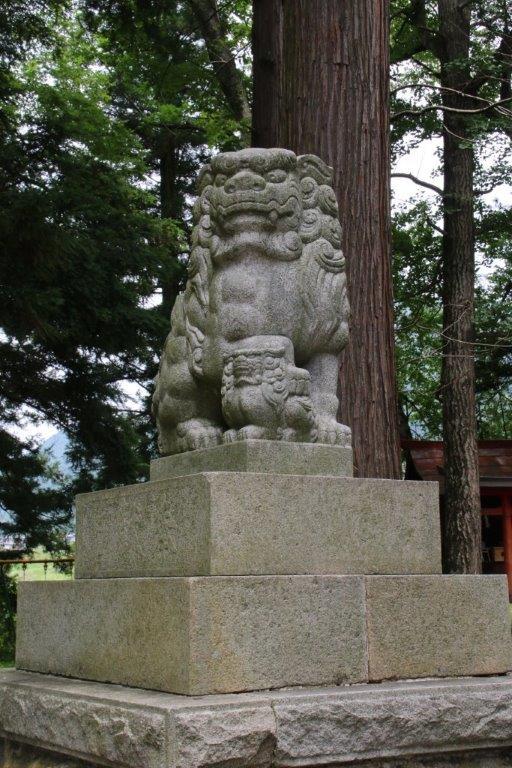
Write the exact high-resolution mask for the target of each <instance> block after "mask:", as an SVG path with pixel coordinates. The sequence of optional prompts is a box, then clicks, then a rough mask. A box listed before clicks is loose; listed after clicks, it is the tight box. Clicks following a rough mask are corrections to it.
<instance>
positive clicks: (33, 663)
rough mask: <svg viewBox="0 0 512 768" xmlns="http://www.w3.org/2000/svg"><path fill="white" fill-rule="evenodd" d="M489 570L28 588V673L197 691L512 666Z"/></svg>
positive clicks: (24, 636)
mask: <svg viewBox="0 0 512 768" xmlns="http://www.w3.org/2000/svg"><path fill="white" fill-rule="evenodd" d="M506 600H507V593H506V584H505V582H504V580H503V579H502V578H501V577H488V578H483V577H480V576H440V575H429V576H367V577H364V576H209V577H196V578H194V577H183V578H180V577H174V578H155V579H147V578H146V579H83V580H79V581H75V582H50V583H44V582H41V583H30V582H27V583H25V584H22V585H20V591H19V602H18V610H19V619H18V636H19V640H18V644H17V652H16V661H17V666H18V668H21V669H30V670H35V671H38V672H46V673H52V674H58V675H65V676H68V677H77V678H83V679H88V680H100V681H108V682H112V683H121V684H123V685H131V686H139V687H141V688H152V689H156V690H161V691H169V692H172V693H182V694H189V695H201V694H208V693H229V692H234V691H248V690H257V689H261V688H279V687H284V686H295V685H297V686H299V685H301V686H304V685H339V684H344V683H359V682H368V681H379V680H385V679H400V678H408V677H431V676H438V677H441V676H443V677H444V676H450V675H475V674H476V675H487V674H495V673H499V672H506V671H507V670H508V669H509V668H510V653H509V643H510V623H509V619H508V616H507V613H506V610H500V608H504V607H505V608H506Z"/></svg>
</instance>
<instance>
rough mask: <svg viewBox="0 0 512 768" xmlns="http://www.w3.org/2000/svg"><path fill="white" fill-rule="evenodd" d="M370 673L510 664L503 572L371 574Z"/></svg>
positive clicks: (461, 670)
mask: <svg viewBox="0 0 512 768" xmlns="http://www.w3.org/2000/svg"><path fill="white" fill-rule="evenodd" d="M366 597H367V627H368V657H369V674H370V680H383V679H386V678H387V679H389V678H396V679H399V678H411V677H430V676H439V677H441V676H450V675H490V674H496V673H500V672H507V671H508V670H510V669H511V668H512V653H511V651H512V648H511V638H510V618H509V614H508V592H507V582H506V577H505V576H473V575H453V574H452V575H448V576H405V577H403V576H370V577H368V578H367V579H366Z"/></svg>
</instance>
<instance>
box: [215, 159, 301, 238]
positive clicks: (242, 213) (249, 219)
mask: <svg viewBox="0 0 512 768" xmlns="http://www.w3.org/2000/svg"><path fill="white" fill-rule="evenodd" d="M211 172H212V186H211V187H210V190H209V192H210V194H209V203H210V218H211V224H212V228H213V229H214V230H215V231H216V232H217V233H218V234H219V235H221V234H222V233H225V234H236V233H237V232H239V231H244V232H247V231H267V232H272V231H279V232H287V231H290V230H297V229H298V227H299V224H300V218H301V212H302V203H301V191H300V183H299V178H298V173H297V158H296V157H295V155H294V154H293V152H289V151H287V150H282V149H244V150H242V151H240V152H226V153H224V154H222V155H218V156H217V157H215V158H214V159H213V161H212V165H211Z"/></svg>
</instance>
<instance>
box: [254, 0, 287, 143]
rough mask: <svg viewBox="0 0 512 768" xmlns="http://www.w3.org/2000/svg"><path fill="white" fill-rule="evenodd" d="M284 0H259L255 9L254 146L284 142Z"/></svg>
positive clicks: (255, 3)
mask: <svg viewBox="0 0 512 768" xmlns="http://www.w3.org/2000/svg"><path fill="white" fill-rule="evenodd" d="M282 33H283V6H282V2H281V0H255V1H254V3H253V13H252V54H253V63H252V82H253V90H252V93H253V101H252V146H253V147H279V146H281V130H280V127H281V119H282V116H281V106H282V105H281V85H282V76H283V60H282V55H283V50H282V43H283V38H282Z"/></svg>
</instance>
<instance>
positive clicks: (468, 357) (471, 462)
mask: <svg viewBox="0 0 512 768" xmlns="http://www.w3.org/2000/svg"><path fill="white" fill-rule="evenodd" d="M470 13H471V11H470V6H469V4H468V3H461V2H460V0H439V31H440V39H441V85H442V86H443V87H444V88H445V89H453V90H445V91H443V93H444V96H443V104H444V106H445V107H447V108H448V109H447V110H446V111H445V112H444V133H443V159H444V197H443V213H444V235H443V358H442V373H441V385H442V386H441V392H442V403H443V435H444V450H445V462H444V464H445V497H444V516H443V517H444V523H443V559H444V569H445V571H448V572H455V573H479V572H480V571H481V518H480V491H479V476H478V445H477V436H476V406H475V363H474V349H473V343H472V342H473V320H474V284H475V254H474V236H473V166H474V162H473V149H472V144H471V141H470V140H468V139H469V132H470V124H469V120H470V118H469V117H468V116H467V115H464V114H463V113H460V112H450V111H449V110H450V109H453V108H455V109H459V110H460V109H465V108H466V109H467V108H471V107H472V106H473V104H472V103H471V102H470V101H469V99H468V97H466V96H464V95H463V94H464V92H467V89H468V83H469V81H470V79H471V74H470V69H469V58H468V57H469V32H470ZM454 91H459V92H462V94H460V93H454Z"/></svg>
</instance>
